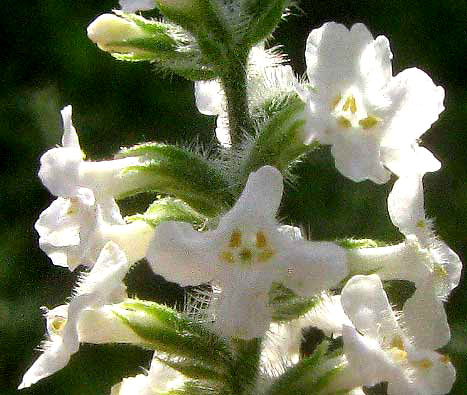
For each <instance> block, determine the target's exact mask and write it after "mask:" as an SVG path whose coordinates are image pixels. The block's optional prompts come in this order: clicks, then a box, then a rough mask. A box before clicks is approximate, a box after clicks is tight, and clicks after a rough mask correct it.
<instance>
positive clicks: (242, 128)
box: [221, 51, 254, 146]
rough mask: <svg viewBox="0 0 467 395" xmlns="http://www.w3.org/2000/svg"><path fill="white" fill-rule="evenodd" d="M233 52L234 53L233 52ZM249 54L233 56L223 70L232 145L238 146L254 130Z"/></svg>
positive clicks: (222, 79) (222, 78)
mask: <svg viewBox="0 0 467 395" xmlns="http://www.w3.org/2000/svg"><path fill="white" fill-rule="evenodd" d="M232 52H233V51H232ZM246 63H247V54H245V55H244V56H242V55H240V54H232V57H230V62H229V63H228V64H226V65H225V68H224V70H222V77H221V81H222V86H223V88H224V92H225V96H226V99H227V113H228V117H229V129H230V138H231V140H232V145H233V146H235V145H238V144H239V143H240V141H241V140H242V139H241V137H242V135H244V134H248V133H252V132H253V130H254V124H253V120H252V119H251V116H250V110H249V106H248V94H247V84H248V81H247V71H246Z"/></svg>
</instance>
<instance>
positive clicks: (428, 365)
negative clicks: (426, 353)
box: [410, 358, 433, 369]
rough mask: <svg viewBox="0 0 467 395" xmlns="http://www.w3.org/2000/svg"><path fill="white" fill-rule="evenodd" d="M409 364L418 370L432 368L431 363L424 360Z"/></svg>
mask: <svg viewBox="0 0 467 395" xmlns="http://www.w3.org/2000/svg"><path fill="white" fill-rule="evenodd" d="M410 364H411V365H413V366H415V367H417V368H420V369H430V368H431V367H432V366H433V362H431V361H430V360H429V359H426V358H425V359H421V360H420V361H410Z"/></svg>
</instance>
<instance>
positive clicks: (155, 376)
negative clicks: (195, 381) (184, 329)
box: [111, 353, 187, 395]
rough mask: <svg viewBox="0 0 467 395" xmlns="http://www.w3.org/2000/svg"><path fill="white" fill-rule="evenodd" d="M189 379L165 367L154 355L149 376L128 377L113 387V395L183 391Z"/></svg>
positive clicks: (151, 394)
mask: <svg viewBox="0 0 467 395" xmlns="http://www.w3.org/2000/svg"><path fill="white" fill-rule="evenodd" d="M186 381H187V378H186V377H185V376H183V375H182V374H181V373H179V372H177V371H176V370H174V369H172V368H170V367H168V366H167V365H164V364H163V363H162V362H161V361H159V359H158V358H157V354H156V353H155V354H154V358H153V359H152V362H151V367H150V368H149V370H148V372H147V374H138V375H136V376H135V377H127V378H124V379H123V380H122V382H121V383H118V384H116V385H114V386H113V387H112V391H111V395H134V394H138V395H160V394H166V393H171V391H177V390H181V389H182V388H183V385H184V383H185V382H186Z"/></svg>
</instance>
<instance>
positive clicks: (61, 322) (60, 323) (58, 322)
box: [51, 317, 66, 332]
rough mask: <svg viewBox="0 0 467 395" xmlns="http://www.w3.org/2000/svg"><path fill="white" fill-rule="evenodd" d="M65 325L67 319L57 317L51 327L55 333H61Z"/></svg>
mask: <svg viewBox="0 0 467 395" xmlns="http://www.w3.org/2000/svg"><path fill="white" fill-rule="evenodd" d="M65 324H66V318H63V317H55V318H54V319H53V320H52V324H51V327H52V330H53V331H54V332H60V331H61V330H62V329H63V327H64V326H65Z"/></svg>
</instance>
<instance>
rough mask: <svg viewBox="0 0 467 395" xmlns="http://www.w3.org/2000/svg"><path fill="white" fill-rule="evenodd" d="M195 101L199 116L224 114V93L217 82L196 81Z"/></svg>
mask: <svg viewBox="0 0 467 395" xmlns="http://www.w3.org/2000/svg"><path fill="white" fill-rule="evenodd" d="M195 99H196V107H198V110H199V112H200V113H201V114H205V115H219V114H221V113H222V112H224V107H225V96H224V91H223V89H222V87H221V84H220V82H219V81H217V80H209V81H196V82H195Z"/></svg>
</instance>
